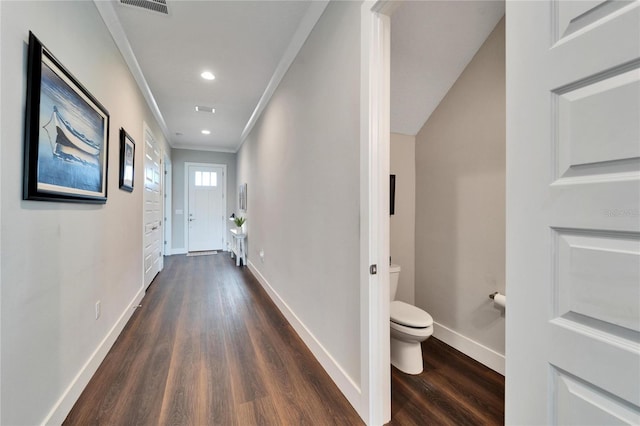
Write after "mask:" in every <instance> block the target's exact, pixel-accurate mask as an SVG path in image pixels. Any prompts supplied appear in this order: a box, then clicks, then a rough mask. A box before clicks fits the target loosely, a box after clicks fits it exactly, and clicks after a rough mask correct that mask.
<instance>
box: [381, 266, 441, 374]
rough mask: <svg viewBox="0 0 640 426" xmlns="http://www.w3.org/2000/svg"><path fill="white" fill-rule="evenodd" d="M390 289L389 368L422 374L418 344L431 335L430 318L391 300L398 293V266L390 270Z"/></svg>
mask: <svg viewBox="0 0 640 426" xmlns="http://www.w3.org/2000/svg"><path fill="white" fill-rule="evenodd" d="M389 274H390V282H391V287H390V289H389V290H390V291H389V299H390V301H391V305H390V307H389V313H390V317H391V321H390V324H391V365H393V366H395V367H396V368H397V369H398V370H400V371H402V372H404V373H408V374H420V373H422V369H423V365H422V349H421V348H420V342H424V341H425V340H427V338H428V337H429V336H431V335H432V334H433V318H431V315H429V314H428V313H426V312H425V311H423V310H422V309H420V308H418V307H415V306H413V305H409V304H408V303H404V302H401V301H399V300H394V299H395V297H396V292H397V291H398V278H400V266H398V265H391V266H390V267H389Z"/></svg>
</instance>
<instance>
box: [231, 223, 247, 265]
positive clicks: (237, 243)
mask: <svg viewBox="0 0 640 426" xmlns="http://www.w3.org/2000/svg"><path fill="white" fill-rule="evenodd" d="M231 236H232V237H233V241H232V243H231V258H232V259H233V256H234V255H235V257H236V266H240V259H242V264H243V265H244V266H246V265H247V249H246V240H247V234H246V233H244V232H242V231H240V230H238V229H237V228H236V229H231Z"/></svg>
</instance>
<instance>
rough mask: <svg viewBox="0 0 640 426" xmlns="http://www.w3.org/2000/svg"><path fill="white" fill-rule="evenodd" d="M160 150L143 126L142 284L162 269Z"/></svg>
mask: <svg viewBox="0 0 640 426" xmlns="http://www.w3.org/2000/svg"><path fill="white" fill-rule="evenodd" d="M160 158H161V157H160V150H159V149H158V147H157V145H156V143H155V141H154V140H153V136H152V135H151V132H150V131H149V129H147V128H146V126H145V131H144V286H145V288H146V287H148V286H149V284H151V281H153V278H155V276H156V275H157V274H158V272H160V270H161V269H162V243H161V242H162V203H161V194H162V186H161V179H160V167H161V165H160Z"/></svg>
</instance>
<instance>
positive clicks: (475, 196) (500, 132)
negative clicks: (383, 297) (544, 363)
mask: <svg viewBox="0 0 640 426" xmlns="http://www.w3.org/2000/svg"><path fill="white" fill-rule="evenodd" d="M505 123H506V121H505V36H504V18H503V19H502V20H501V21H500V22H499V23H498V25H497V26H496V28H495V29H494V30H493V32H492V33H491V35H490V36H489V37H488V39H487V40H486V41H485V43H484V44H483V45H482V47H481V48H480V49H479V50H478V52H477V54H476V55H475V57H474V58H473V60H472V61H471V62H470V63H469V65H468V66H467V68H466V69H465V71H464V72H463V73H462V75H461V76H460V78H459V79H458V80H457V82H456V83H455V84H454V86H453V87H452V88H451V90H450V91H449V93H448V94H447V95H446V97H445V98H444V99H443V100H442V102H441V103H440V105H439V106H438V108H437V109H436V110H435V112H434V113H433V114H432V115H431V117H430V118H429V120H428V121H427V122H426V123H425V125H424V127H423V128H422V129H421V130H420V132H419V133H418V135H417V136H416V304H417V305H418V306H419V307H421V308H423V309H425V310H426V311H428V312H429V313H430V314H431V315H432V316H433V318H434V320H435V321H436V322H438V323H439V324H441V325H444V326H446V327H448V328H449V329H451V330H453V331H454V332H455V333H458V334H459V335H461V336H462V338H463V340H464V338H466V339H470V340H471V341H473V342H475V343H479V344H481V345H484V346H486V347H488V348H490V349H492V350H493V351H495V352H498V353H500V354H504V333H505V328H504V327H505V321H504V315H501V312H500V311H498V310H496V309H495V308H493V306H492V304H491V303H490V300H489V299H488V295H489V294H490V293H492V292H494V291H501V292H504V286H505V270H504V269H505ZM436 330H437V329H436ZM458 337H459V336H458ZM467 343H469V342H467Z"/></svg>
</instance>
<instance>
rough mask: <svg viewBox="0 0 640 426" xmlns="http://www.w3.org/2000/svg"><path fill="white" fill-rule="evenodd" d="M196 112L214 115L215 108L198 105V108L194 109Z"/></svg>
mask: <svg viewBox="0 0 640 426" xmlns="http://www.w3.org/2000/svg"><path fill="white" fill-rule="evenodd" d="M196 111H197V112H210V113H212V114H215V112H216V109H215V108H211V107H208V106H200V105H198V106H197V107H196Z"/></svg>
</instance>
